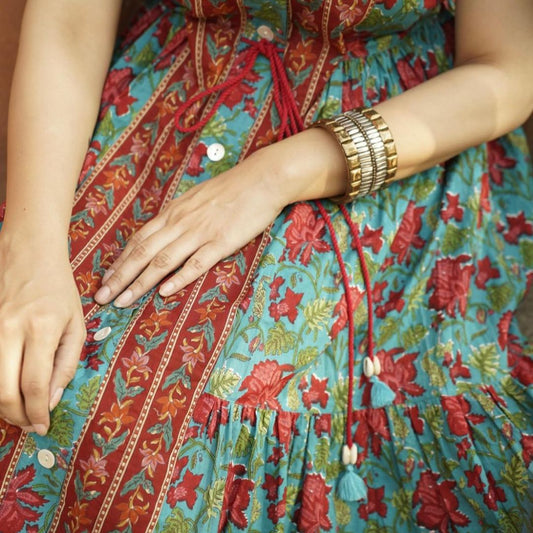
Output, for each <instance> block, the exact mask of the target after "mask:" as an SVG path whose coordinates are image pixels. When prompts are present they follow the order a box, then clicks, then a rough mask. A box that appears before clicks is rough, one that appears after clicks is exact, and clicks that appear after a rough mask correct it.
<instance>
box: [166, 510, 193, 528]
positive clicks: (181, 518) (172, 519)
mask: <svg viewBox="0 0 533 533" xmlns="http://www.w3.org/2000/svg"><path fill="white" fill-rule="evenodd" d="M192 527H193V521H192V520H191V519H190V518H185V515H184V514H183V511H182V510H181V509H180V508H179V507H174V509H172V512H171V513H170V515H169V516H168V518H167V519H166V520H165V525H164V526H163V529H162V530H161V533H190V531H192Z"/></svg>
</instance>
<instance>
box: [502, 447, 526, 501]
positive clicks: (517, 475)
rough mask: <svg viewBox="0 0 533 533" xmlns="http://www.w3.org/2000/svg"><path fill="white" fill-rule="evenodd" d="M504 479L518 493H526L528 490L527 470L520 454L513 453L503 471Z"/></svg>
mask: <svg viewBox="0 0 533 533" xmlns="http://www.w3.org/2000/svg"><path fill="white" fill-rule="evenodd" d="M501 476H502V481H503V482H504V483H506V484H507V485H509V486H510V487H511V488H512V489H513V490H515V491H516V492H518V494H526V491H527V490H528V485H529V484H528V476H527V470H526V467H525V465H524V462H523V461H522V458H521V457H520V454H517V455H513V457H512V458H511V461H510V462H509V463H507V464H506V465H505V466H504V467H503V470H502V471H501Z"/></svg>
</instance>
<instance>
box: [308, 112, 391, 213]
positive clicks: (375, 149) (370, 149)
mask: <svg viewBox="0 0 533 533" xmlns="http://www.w3.org/2000/svg"><path fill="white" fill-rule="evenodd" d="M314 126H316V127H320V128H324V129H326V130H328V131H329V132H330V133H332V134H333V135H334V136H335V138H336V139H337V141H338V143H339V144H340V146H341V147H342V149H343V151H344V155H345V156H346V166H347V170H348V174H347V176H348V182H347V186H346V192H345V193H344V194H343V195H341V196H336V197H335V198H332V200H333V201H334V202H337V203H346V202H351V201H352V200H354V199H355V198H357V197H358V196H362V195H364V194H369V193H372V192H374V191H377V190H379V189H381V188H382V187H386V186H387V185H389V184H390V183H391V181H392V180H393V178H394V175H395V174H396V169H397V166H398V157H397V155H396V145H395V143H394V139H393V138H392V135H391V132H390V130H389V128H388V126H387V124H386V123H385V121H384V120H383V118H381V115H380V114H379V113H378V112H377V111H375V110H374V109H372V108H358V109H354V110H353V111H347V112H346V113H343V114H342V115H339V116H337V117H334V118H331V119H324V120H319V121H318V122H316V123H315V124H314Z"/></svg>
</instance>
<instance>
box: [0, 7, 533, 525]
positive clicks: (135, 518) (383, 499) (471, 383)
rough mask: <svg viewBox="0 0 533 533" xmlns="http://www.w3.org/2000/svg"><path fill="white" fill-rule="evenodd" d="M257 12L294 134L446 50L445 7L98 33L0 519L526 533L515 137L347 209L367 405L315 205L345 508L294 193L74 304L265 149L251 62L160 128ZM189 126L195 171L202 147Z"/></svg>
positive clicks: (234, 15) (263, 90) (320, 320)
mask: <svg viewBox="0 0 533 533" xmlns="http://www.w3.org/2000/svg"><path fill="white" fill-rule="evenodd" d="M261 25H267V26H268V27H269V28H271V29H273V30H274V33H275V39H276V42H277V43H278V44H279V46H280V49H282V50H283V61H284V65H285V68H286V70H287V74H288V77H289V79H290V81H291V84H292V88H293V91H294V95H295V98H296V101H297V102H298V104H299V106H300V111H301V115H302V117H304V119H305V122H306V124H310V123H312V122H313V121H314V120H315V119H317V118H318V117H324V116H331V115H334V114H336V113H338V112H340V111H341V110H343V109H350V108H353V107H356V106H359V105H372V104H375V103H377V102H379V101H381V100H383V99H386V98H389V97H391V96H394V95H396V94H399V93H400V92H402V91H404V90H406V89H409V88H410V87H413V86H415V85H417V84H418V83H421V82H423V81H424V80H425V79H428V78H431V77H433V76H435V75H437V74H438V73H439V72H442V71H445V70H447V69H449V68H450V67H451V66H452V61H453V4H452V3H451V2H439V1H438V0H403V1H402V0H383V1H381V2H375V3H374V2H369V1H363V2H359V3H357V4H354V3H353V2H347V1H346V2H344V1H342V0H338V1H337V0H330V1H324V2H300V1H299V0H290V1H289V2H282V1H281V0H280V1H277V2H269V3H265V2H260V1H258V0H257V1H255V0H246V2H245V3H244V4H243V3H242V2H237V1H228V2H218V1H214V0H211V1H209V0H204V1H197V2H194V3H189V2H185V1H183V2H174V1H170V0H165V1H159V2H152V3H151V4H150V5H148V6H147V8H146V10H145V12H144V14H143V16H142V17H141V18H140V19H139V20H138V21H137V23H136V24H135V25H134V26H133V27H132V28H131V29H130V31H129V32H128V34H127V35H126V36H125V37H124V39H123V40H122V42H121V44H120V46H119V47H118V48H117V52H116V55H115V59H114V62H113V66H112V68H111V70H110V72H109V77H108V80H107V82H106V85H105V89H104V94H103V100H102V107H101V113H100V118H99V121H98V124H97V127H96V130H95V133H94V138H93V140H92V143H91V147H90V150H89V152H88V155H87V158H86V163H85V167H84V170H83V172H82V177H81V179H80V184H79V187H78V190H77V193H76V198H75V206H74V214H73V218H72V224H71V232H70V239H71V256H72V265H73V269H74V272H75V278H76V281H77V283H78V287H79V290H80V294H81V297H82V302H83V305H84V311H85V313H86V320H87V327H88V338H87V342H86V345H85V348H84V351H83V353H82V357H81V361H80V366H79V369H78V372H77V374H76V377H75V379H74V380H73V382H72V384H71V385H70V386H69V387H68V389H67V390H66V392H65V395H64V398H63V399H62V401H61V402H60V404H59V405H58V407H57V408H56V409H55V410H54V412H53V413H52V425H51V429H50V432H49V434H48V435H47V436H46V437H38V436H36V435H24V434H21V433H20V431H19V430H18V429H17V428H14V427H12V426H9V425H7V424H6V423H4V422H0V531H2V532H4V531H5V532H9V533H15V532H19V531H24V532H31V531H35V532H36V531H68V532H71V533H74V532H80V533H81V532H85V531H87V532H89V531H90V532H98V531H102V532H111V531H112V532H145V531H156V532H193V531H201V532H211V531H213V532H220V531H261V532H263V531H279V532H281V531H302V532H319V531H341V532H342V531H345V532H352V531H365V532H378V531H379V532H387V531H389V532H391V533H392V532H411V531H413V532H416V531H439V532H448V531H453V532H461V531H464V532H468V533H470V532H478V531H479V532H485V531H486V532H489V531H490V532H492V531H503V532H516V531H519V532H521V531H524V532H525V531H527V530H528V527H529V524H530V523H531V519H532V518H533V516H532V509H533V501H532V496H531V493H532V491H531V487H532V479H533V465H532V460H533V417H532V413H533V397H532V387H531V385H532V383H533V363H532V358H531V352H530V351H529V348H527V347H526V345H525V342H524V339H523V338H522V336H521V334H520V332H519V331H518V329H517V326H516V323H515V320H514V317H513V311H514V310H515V309H516V306H517V304H518V302H519V301H520V299H521V298H522V296H523V294H524V291H525V290H526V285H527V283H528V281H531V279H532V276H533V273H532V272H533V222H532V220H531V218H530V217H531V209H530V206H531V201H532V199H533V184H532V180H531V169H530V166H529V160H528V158H527V157H528V156H527V151H526V145H525V140H524V138H523V135H522V132H521V131H520V130H517V131H515V132H512V133H510V134H509V135H507V136H505V137H502V138H500V139H497V140H495V141H492V142H490V143H486V144H483V145H480V146H477V147H474V148H471V149H469V150H467V151H465V152H464V153H462V154H460V155H459V156H457V157H455V158H453V159H452V160H450V161H447V162H446V163H444V164H442V165H439V166H436V167H434V168H432V169H430V170H428V171H426V172H423V173H421V174H417V175H415V176H413V177H411V178H409V179H407V180H403V181H402V182H399V183H395V184H393V185H392V186H391V187H390V188H389V189H387V190H383V191H380V192H379V193H377V194H375V195H373V196H370V197H366V198H362V199H360V200H358V201H357V202H354V203H353V204H352V205H350V206H349V210H350V214H351V216H352V218H353V220H354V221H355V222H356V224H357V226H358V228H359V232H360V238H361V241H362V243H363V248H364V254H365V260H366V262H367V264H368V267H369V271H370V274H371V281H372V283H371V285H372V286H371V291H372V298H373V302H374V314H375V316H374V318H375V321H374V322H375V341H376V354H377V357H378V358H379V360H380V362H381V366H382V369H383V370H382V373H381V375H380V378H381V379H382V380H383V381H384V382H385V383H387V385H388V386H389V387H390V388H391V389H392V390H393V391H394V393H395V399H394V402H393V403H392V404H391V405H387V406H385V407H382V408H372V407H371V406H370V402H369V398H370V387H371V384H370V383H369V381H368V380H367V379H366V378H365V377H364V376H363V375H362V360H363V357H364V355H365V353H366V342H367V324H368V309H367V306H366V298H365V296H366V295H365V287H364V284H363V280H362V276H361V270H360V265H359V260H358V256H357V253H356V251H355V250H354V249H352V246H351V240H350V239H349V229H348V227H347V225H346V223H345V221H344V219H343V217H342V216H341V215H340V214H339V212H338V208H337V207H336V206H334V205H333V204H330V203H328V202H325V206H326V208H327V209H328V211H329V213H330V215H331V217H332V219H333V224H334V227H335V231H336V235H337V239H338V241H339V244H340V248H341V250H342V253H343V258H344V262H345V264H346V267H347V269H348V272H349V275H350V279H351V288H350V290H351V291H352V296H353V299H354V301H355V302H356V312H355V323H356V335H355V343H356V362H355V365H356V366H355V369H356V376H357V379H356V385H355V391H354V408H355V417H354V420H355V422H354V425H353V428H352V431H353V437H354V441H355V442H356V444H357V447H358V449H359V457H358V463H357V467H356V469H357V472H358V474H359V475H360V476H361V477H362V478H363V479H364V481H365V484H366V485H367V487H368V497H367V499H366V501H361V502H345V501H343V500H341V499H340V498H339V497H338V495H337V486H338V480H339V477H340V475H341V473H342V470H343V466H342V463H341V461H340V455H341V447H342V444H343V438H344V427H345V416H346V397H347V375H348V369H347V364H348V358H347V351H348V350H347V342H348V336H347V328H346V324H347V307H346V299H345V294H344V289H343V285H342V281H341V279H340V274H339V268H338V264H337V263H336V259H335V254H334V252H333V249H332V242H331V236H330V235H329V234H328V232H327V229H326V227H325V224H324V221H323V219H322V218H321V217H320V215H319V213H318V210H317V208H316V206H315V204H314V203H313V202H302V203H299V204H296V205H294V206H289V207H287V208H286V209H285V210H284V211H283V213H281V215H280V216H279V217H278V218H277V219H276V221H275V222H274V224H273V226H272V227H271V228H270V229H269V231H267V232H265V234H264V235H262V236H259V237H257V238H256V239H255V240H254V241H253V242H251V243H250V244H249V245H247V246H246V247H244V248H243V249H242V250H241V251H239V252H238V253H236V254H235V255H234V256H232V257H229V258H227V259H225V260H224V261H221V262H220V263H219V264H218V265H216V266H215V267H214V268H213V269H212V270H211V271H210V272H209V273H208V274H207V275H206V276H204V277H203V278H202V279H200V280H198V282H196V283H194V284H192V285H191V286H190V287H187V288H186V289H184V290H183V291H181V292H180V293H179V294H178V295H176V296H174V297H171V298H168V299H164V300H163V299H161V298H160V297H159V296H158V295H157V293H156V292H155V291H152V292H151V293H150V294H148V295H147V296H146V297H144V298H143V299H142V300H141V302H139V303H138V304H136V305H134V306H131V307H130V308H128V309H122V310H121V309H117V308H114V307H113V306H112V305H109V306H105V307H99V306H96V305H95V304H94V301H93V299H92V297H93V295H94V293H95V291H96V288H97V287H98V283H99V280H100V278H101V276H102V273H103V271H104V270H105V268H106V266H108V265H109V264H110V263H111V261H112V260H113V258H114V257H116V255H117V254H118V253H119V250H120V249H121V247H122V246H123V245H124V243H125V242H126V240H127V239H128V238H129V237H130V236H131V234H132V233H133V231H135V229H137V228H139V227H140V226H141V225H142V224H143V223H145V222H146V220H148V219H150V218H151V217H153V216H154V215H155V214H156V213H157V212H158V211H159V210H160V209H161V208H162V207H164V206H165V205H166V203H167V202H168V201H169V199H171V198H172V197H173V196H176V195H179V194H181V193H183V192H184V191H186V190H188V189H189V188H190V187H191V186H193V185H194V184H196V183H199V182H201V181H203V180H206V179H209V178H210V177H212V176H214V175H216V174H218V173H220V172H222V171H224V170H225V169H227V168H229V167H231V166H233V165H234V164H235V163H237V162H238V161H239V159H241V158H243V157H245V156H246V155H248V154H249V153H251V152H252V151H253V150H255V149H257V148H259V147H261V146H263V145H265V144H267V143H270V142H274V140H275V138H276V135H277V127H278V126H279V120H278V116H277V113H276V109H275V106H273V105H272V93H271V91H272V77H271V74H270V70H269V64H268V61H267V60H266V59H265V58H264V57H261V56H259V57H258V59H257V61H256V66H255V68H254V71H253V74H252V75H251V76H250V77H248V78H246V79H245V80H243V82H242V83H241V85H240V87H239V90H238V91H235V92H234V94H233V95H232V98H230V99H228V100H227V101H226V102H225V105H223V106H221V107H220V108H219V109H218V110H217V112H216V114H215V115H214V117H213V119H212V120H211V121H210V122H209V123H208V124H207V125H206V126H205V127H204V128H202V130H201V131H199V132H198V133H197V134H194V135H182V134H179V133H177V132H176V130H175V128H174V123H173V117H174V112H175V110H176V108H177V107H178V105H179V103H181V102H182V101H185V100H187V99H188V98H190V97H192V96H193V95H194V94H196V93H197V92H198V91H199V90H202V89H203V88H206V87H211V86H213V85H215V84H216V83H218V82H220V81H223V80H224V79H225V78H226V77H227V76H228V75H229V74H230V73H231V72H232V67H233V65H235V64H236V62H238V57H239V54H240V53H242V52H243V51H244V50H245V49H246V44H245V43H244V42H243V41H242V38H243V37H247V38H250V39H256V40H257V39H259V36H258V34H257V31H256V30H257V29H258V28H259V27H260V26H261ZM214 98H216V96H215V97H214ZM213 103H214V100H213V99H211V100H208V101H207V102H204V103H203V104H202V105H201V106H200V107H197V108H194V109H193V111H192V113H191V114H190V115H189V116H187V117H186V120H187V121H189V122H190V123H194V122H195V121H197V120H198V119H199V118H200V117H201V116H202V115H203V113H204V112H205V111H206V110H207V109H208V108H210V106H212V105H213ZM215 142H216V143H220V144H222V145H223V146H224V148H225V155H224V157H223V159H222V160H220V161H212V160H210V159H209V157H208V155H207V153H208V147H209V146H210V145H211V144H213V143H215ZM43 451H44V452H49V453H51V454H52V455H53V458H54V464H53V466H52V467H51V468H47V467H45V466H43V461H40V460H39V457H40V456H42V452H43ZM40 454H41V455H40Z"/></svg>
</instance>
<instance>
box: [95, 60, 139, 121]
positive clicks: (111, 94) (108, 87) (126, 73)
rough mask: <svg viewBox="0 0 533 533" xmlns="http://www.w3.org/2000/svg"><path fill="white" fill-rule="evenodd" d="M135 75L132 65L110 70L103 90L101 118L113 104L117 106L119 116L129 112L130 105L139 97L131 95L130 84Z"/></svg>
mask: <svg viewBox="0 0 533 533" xmlns="http://www.w3.org/2000/svg"><path fill="white" fill-rule="evenodd" d="M134 76H135V75H134V73H133V69H132V68H130V67H126V68H121V69H114V70H111V71H110V72H109V75H108V76H107V79H106V82H105V85H104V89H103V91H102V109H101V111H100V118H101V119H102V118H103V117H104V115H105V114H106V113H107V110H108V109H109V108H110V107H111V106H116V107H115V112H116V114H117V116H119V117H120V116H122V115H125V114H126V113H128V112H129V110H130V105H131V104H133V103H134V102H136V101H137V98H134V97H133V96H130V85H131V81H132V80H133V78H134Z"/></svg>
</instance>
